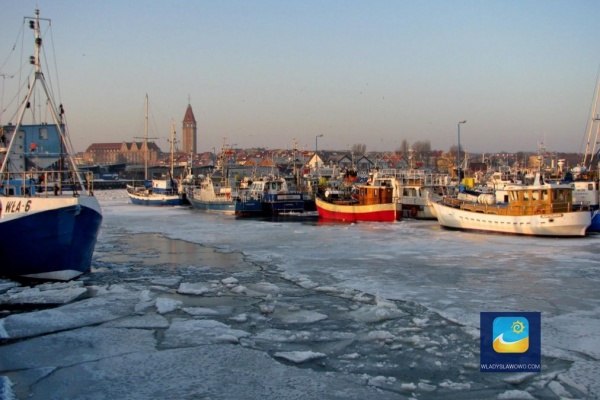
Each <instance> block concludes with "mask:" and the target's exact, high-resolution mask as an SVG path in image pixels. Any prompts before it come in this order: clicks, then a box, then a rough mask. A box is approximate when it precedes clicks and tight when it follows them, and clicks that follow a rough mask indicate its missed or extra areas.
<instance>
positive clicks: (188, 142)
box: [182, 104, 197, 154]
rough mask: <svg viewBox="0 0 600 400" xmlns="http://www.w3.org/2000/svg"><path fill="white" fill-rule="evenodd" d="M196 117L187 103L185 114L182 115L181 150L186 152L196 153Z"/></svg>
mask: <svg viewBox="0 0 600 400" xmlns="http://www.w3.org/2000/svg"><path fill="white" fill-rule="evenodd" d="M196 130H197V129H196V118H194V112H193V111H192V106H191V105H190V104H188V106H187V110H185V116H184V117H183V130H182V135H183V149H182V150H183V152H184V153H186V154H190V153H193V154H196V153H197V148H196Z"/></svg>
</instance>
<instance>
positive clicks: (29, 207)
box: [0, 9, 102, 280]
mask: <svg viewBox="0 0 600 400" xmlns="http://www.w3.org/2000/svg"><path fill="white" fill-rule="evenodd" d="M25 21H26V22H28V24H29V27H30V28H31V29H32V30H33V31H34V55H32V56H31V57H30V58H29V60H30V63H31V64H32V65H33V75H32V76H31V78H30V81H29V83H28V84H27V83H25V85H21V86H22V87H27V94H26V95H25V97H24V99H23V102H22V103H21V104H20V106H19V109H18V110H17V112H16V114H15V115H16V119H15V120H14V121H13V122H12V123H9V124H8V125H4V126H0V162H1V165H2V167H1V170H0V174H1V175H0V176H1V178H0V258H1V260H2V261H1V262H0V275H3V276H7V277H16V278H32V279H42V280H69V279H73V278H75V277H77V276H79V275H81V274H84V273H86V272H89V271H90V268H91V261H92V254H93V252H94V248H95V245H96V240H97V237H98V232H99V230H100V225H101V223H102V212H101V209H100V204H99V203H98V200H97V199H96V197H94V195H93V191H92V186H91V185H92V179H91V177H88V178H87V179H84V177H83V175H82V173H81V171H79V170H78V168H77V166H76V165H75V162H74V160H73V157H72V155H73V154H74V152H73V150H72V149H71V145H70V140H69V138H68V132H67V128H66V123H65V111H64V108H63V106H62V104H61V105H59V106H57V105H56V103H55V102H54V100H53V98H52V97H51V95H50V93H53V92H55V91H53V90H51V88H50V87H49V85H48V83H47V82H46V80H45V77H44V74H43V72H42V65H48V63H47V62H44V63H42V60H41V55H42V54H45V53H44V52H43V51H42V42H43V38H42V36H41V29H40V21H41V22H42V23H44V24H47V25H48V27H50V20H48V19H42V18H40V17H39V10H37V9H36V10H35V17H26V18H25V19H24V22H25ZM37 104H40V105H42V104H43V105H44V108H45V110H44V113H43V115H36V108H37ZM45 119H48V122H41V121H45Z"/></svg>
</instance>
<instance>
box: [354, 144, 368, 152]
mask: <svg viewBox="0 0 600 400" xmlns="http://www.w3.org/2000/svg"><path fill="white" fill-rule="evenodd" d="M352 152H353V153H354V154H365V153H366V152H367V145H366V144H363V143H357V144H354V145H352Z"/></svg>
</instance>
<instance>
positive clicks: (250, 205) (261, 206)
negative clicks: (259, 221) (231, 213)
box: [235, 196, 305, 216]
mask: <svg viewBox="0 0 600 400" xmlns="http://www.w3.org/2000/svg"><path fill="white" fill-rule="evenodd" d="M304 211H305V208H304V200H278V199H276V198H269V196H265V197H264V198H263V199H262V201H261V200H255V199H248V200H241V201H238V202H236V204H235V215H238V216H274V215H278V214H284V213H302V212H304Z"/></svg>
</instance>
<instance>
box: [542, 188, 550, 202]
mask: <svg viewBox="0 0 600 400" xmlns="http://www.w3.org/2000/svg"><path fill="white" fill-rule="evenodd" d="M548 197H549V196H548V190H542V200H543V201H548Z"/></svg>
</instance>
